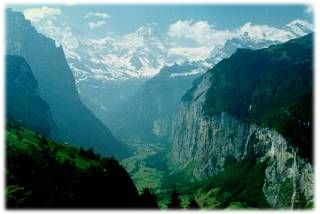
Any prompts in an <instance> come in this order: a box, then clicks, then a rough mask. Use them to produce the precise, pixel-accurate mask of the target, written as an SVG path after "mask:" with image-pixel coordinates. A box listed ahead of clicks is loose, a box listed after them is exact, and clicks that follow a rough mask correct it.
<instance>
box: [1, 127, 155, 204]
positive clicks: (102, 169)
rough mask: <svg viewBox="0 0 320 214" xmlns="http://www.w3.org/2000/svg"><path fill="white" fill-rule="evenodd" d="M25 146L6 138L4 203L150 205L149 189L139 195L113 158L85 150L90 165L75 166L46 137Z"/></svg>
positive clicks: (57, 146) (151, 195)
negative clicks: (61, 158) (61, 157)
mask: <svg viewBox="0 0 320 214" xmlns="http://www.w3.org/2000/svg"><path fill="white" fill-rule="evenodd" d="M12 133H14V131H13V132H12ZM35 136H36V135H35ZM18 140H19V139H18ZM23 142H24V141H22V143H23ZM26 145H28V147H27V148H26V149H21V148H20V147H19V146H15V143H14V142H7V148H6V152H7V155H6V158H7V165H6V204H7V207H8V208H141V207H147V208H149V207H150V206H154V205H155V204H154V202H155V203H156V198H155V197H154V195H153V194H151V193H150V194H149V195H148V194H146V193H145V194H144V195H143V196H142V200H141V198H140V196H139V194H138V192H137V190H136V187H135V185H134V183H133V182H132V180H131V178H130V176H129V175H128V173H127V172H126V170H125V169H124V168H123V167H122V166H121V165H120V164H119V163H118V161H117V160H115V159H113V158H100V157H98V156H96V155H95V154H94V153H92V150H88V151H89V152H88V151H86V152H85V154H86V155H87V156H86V157H89V156H90V157H91V156H92V158H91V160H94V161H92V163H93V164H92V165H91V166H89V167H87V168H79V167H77V166H76V165H75V162H74V161H72V160H71V159H64V160H60V159H58V157H57V154H58V152H59V148H61V147H63V146H62V145H58V144H56V145H54V146H53V144H52V142H50V143H48V140H47V139H45V138H44V137H40V138H39V143H38V144H26ZM73 150H75V151H77V150H76V149H73ZM78 155H79V154H78ZM144 198H147V199H148V201H147V202H144Z"/></svg>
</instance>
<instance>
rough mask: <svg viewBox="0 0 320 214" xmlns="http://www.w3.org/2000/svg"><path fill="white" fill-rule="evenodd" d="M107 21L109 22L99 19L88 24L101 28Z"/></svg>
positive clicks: (92, 27)
mask: <svg viewBox="0 0 320 214" xmlns="http://www.w3.org/2000/svg"><path fill="white" fill-rule="evenodd" d="M106 23H107V22H105V21H97V22H89V24H88V25H89V27H90V28H91V29H95V28H99V27H101V26H103V25H105V24H106Z"/></svg>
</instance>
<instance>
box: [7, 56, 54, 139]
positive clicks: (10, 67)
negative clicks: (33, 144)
mask: <svg viewBox="0 0 320 214" xmlns="http://www.w3.org/2000/svg"><path fill="white" fill-rule="evenodd" d="M5 59H6V75H5V77H6V118H7V120H14V121H20V123H22V124H24V125H25V126H27V127H30V128H31V129H33V130H35V131H37V132H38V133H41V134H43V135H45V136H48V137H50V136H51V133H52V132H53V131H54V129H55V124H54V122H53V120H52V116H51V112H50V108H49V106H48V104H47V103H46V102H45V101H43V99H42V98H41V97H40V96H39V89H38V83H37V81H36V79H35V78H34V76H33V73H32V71H31V68H30V66H29V65H28V64H27V62H26V61H25V60H24V59H23V58H22V57H20V56H8V55H7V56H6V58H5Z"/></svg>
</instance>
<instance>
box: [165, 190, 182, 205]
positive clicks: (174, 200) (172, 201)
mask: <svg viewBox="0 0 320 214" xmlns="http://www.w3.org/2000/svg"><path fill="white" fill-rule="evenodd" d="M168 208H169V209H181V208H182V207H181V200H180V198H179V193H178V191H177V189H176V188H174V189H173V191H172V193H171V197H170V202H169V204H168Z"/></svg>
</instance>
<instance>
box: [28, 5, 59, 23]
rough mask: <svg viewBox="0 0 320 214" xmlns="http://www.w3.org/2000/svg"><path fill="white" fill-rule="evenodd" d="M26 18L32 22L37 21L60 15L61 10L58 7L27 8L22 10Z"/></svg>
mask: <svg viewBox="0 0 320 214" xmlns="http://www.w3.org/2000/svg"><path fill="white" fill-rule="evenodd" d="M23 14H24V16H25V17H26V19H29V20H30V21H32V22H38V21H40V20H42V19H44V18H47V17H55V16H58V15H61V14H62V13H61V10H60V9H59V8H51V7H46V6H44V7H38V8H28V9H25V10H24V11H23Z"/></svg>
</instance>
